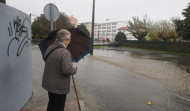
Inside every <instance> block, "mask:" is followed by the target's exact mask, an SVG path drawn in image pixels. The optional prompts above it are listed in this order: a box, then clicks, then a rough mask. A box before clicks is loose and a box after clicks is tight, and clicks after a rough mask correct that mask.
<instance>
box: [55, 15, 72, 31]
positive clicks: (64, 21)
mask: <svg viewBox="0 0 190 111" xmlns="http://www.w3.org/2000/svg"><path fill="white" fill-rule="evenodd" d="M70 28H74V26H73V25H72V24H71V23H70V21H69V19H68V16H67V15H66V14H65V13H63V12H60V15H59V18H58V19H57V21H56V29H70Z"/></svg>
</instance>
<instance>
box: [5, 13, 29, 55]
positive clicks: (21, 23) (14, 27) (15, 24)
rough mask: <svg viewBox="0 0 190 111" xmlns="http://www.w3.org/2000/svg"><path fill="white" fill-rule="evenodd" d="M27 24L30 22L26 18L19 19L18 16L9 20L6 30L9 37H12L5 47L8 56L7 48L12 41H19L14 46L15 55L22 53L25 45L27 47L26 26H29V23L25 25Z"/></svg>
mask: <svg viewBox="0 0 190 111" xmlns="http://www.w3.org/2000/svg"><path fill="white" fill-rule="evenodd" d="M27 24H30V21H29V19H28V18H25V19H24V20H21V19H20V18H19V17H18V16H17V17H16V18H15V19H14V20H13V21H10V22H9V26H8V32H9V37H11V38H12V39H11V40H10V42H9V44H8V48H7V55H8V56H9V54H10V50H9V49H10V47H11V44H12V43H13V42H14V41H16V42H18V43H19V46H18V47H16V50H17V53H16V55H17V56H19V55H20V54H21V53H22V51H23V48H24V47H25V46H27V47H28V43H29V40H30V38H29V36H28V28H27V27H26V26H30V25H27Z"/></svg>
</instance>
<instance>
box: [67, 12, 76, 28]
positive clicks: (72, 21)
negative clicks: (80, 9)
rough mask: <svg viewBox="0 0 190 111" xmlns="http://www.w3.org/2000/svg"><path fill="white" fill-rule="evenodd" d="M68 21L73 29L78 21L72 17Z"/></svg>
mask: <svg viewBox="0 0 190 111" xmlns="http://www.w3.org/2000/svg"><path fill="white" fill-rule="evenodd" d="M68 19H69V21H70V23H71V24H72V25H73V26H74V27H76V26H77V24H78V20H77V19H76V18H75V17H74V16H73V15H71V16H69V17H68Z"/></svg>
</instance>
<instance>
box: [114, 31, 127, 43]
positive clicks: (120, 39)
mask: <svg viewBox="0 0 190 111" xmlns="http://www.w3.org/2000/svg"><path fill="white" fill-rule="evenodd" d="M126 39H127V38H126V35H125V34H124V33H123V32H118V33H117V35H116V38H115V41H116V42H118V43H121V42H123V41H125V40H126Z"/></svg>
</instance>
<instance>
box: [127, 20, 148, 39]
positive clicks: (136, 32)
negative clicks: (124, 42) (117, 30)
mask: <svg viewBox="0 0 190 111" xmlns="http://www.w3.org/2000/svg"><path fill="white" fill-rule="evenodd" d="M132 20H133V21H130V20H129V22H128V31H129V32H131V34H132V35H133V36H134V37H135V38H137V39H138V40H142V39H143V38H144V37H145V36H146V35H147V34H148V27H149V24H150V20H149V19H148V18H147V16H144V18H143V20H140V19H139V18H138V17H132Z"/></svg>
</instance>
